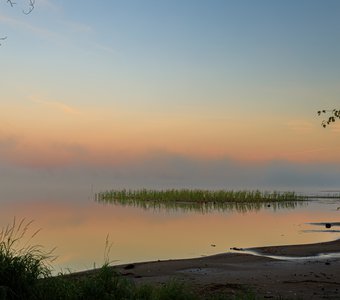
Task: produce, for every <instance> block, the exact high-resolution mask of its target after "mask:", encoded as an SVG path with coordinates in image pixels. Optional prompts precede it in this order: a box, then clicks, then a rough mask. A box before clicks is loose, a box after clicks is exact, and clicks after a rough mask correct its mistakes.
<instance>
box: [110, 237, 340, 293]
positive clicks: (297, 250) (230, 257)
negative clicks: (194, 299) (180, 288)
mask: <svg viewBox="0 0 340 300" xmlns="http://www.w3.org/2000/svg"><path fill="white" fill-rule="evenodd" d="M246 250H247V251H250V252H247V251H236V252H237V253H235V251H234V252H227V253H223V254H218V255H213V256H206V257H200V258H193V259H179V260H166V261H154V262H144V263H135V264H128V265H120V266H115V268H116V269H117V270H118V272H119V273H120V274H122V275H123V276H125V277H127V278H130V279H132V280H133V281H134V282H135V283H136V284H143V283H151V284H162V283H164V282H166V281H168V280H171V279H173V278H177V280H179V281H183V282H185V283H188V284H189V285H190V286H192V287H193V288H194V289H196V290H197V291H198V292H199V293H200V294H214V293H219V292H228V293H230V294H236V293H238V292H240V291H243V290H245V289H247V288H251V289H252V290H253V291H254V292H255V294H256V295H258V296H259V297H260V298H266V299H270V298H272V299H275V298H279V297H281V298H284V299H285V298H288V299H340V240H336V241H332V242H326V243H318V244H308V245H289V246H275V247H261V248H252V249H246ZM251 253H256V255H254V254H251ZM323 253H325V254H328V255H325V256H324V255H322V254H323ZM331 253H335V254H337V255H333V256H332V255H330V254H331ZM262 255H264V256H262ZM268 256H280V259H274V258H272V257H268Z"/></svg>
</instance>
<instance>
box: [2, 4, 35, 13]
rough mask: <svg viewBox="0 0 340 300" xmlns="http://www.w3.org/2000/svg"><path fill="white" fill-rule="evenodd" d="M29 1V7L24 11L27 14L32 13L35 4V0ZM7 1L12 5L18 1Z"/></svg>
mask: <svg viewBox="0 0 340 300" xmlns="http://www.w3.org/2000/svg"><path fill="white" fill-rule="evenodd" d="M27 2H28V7H27V8H26V9H24V10H23V11H22V12H23V13H24V14H25V15H28V14H29V13H31V12H32V10H33V9H34V5H35V0H28V1H27ZM7 3H8V4H9V5H10V6H12V7H13V6H14V5H15V4H16V2H14V1H13V0H7Z"/></svg>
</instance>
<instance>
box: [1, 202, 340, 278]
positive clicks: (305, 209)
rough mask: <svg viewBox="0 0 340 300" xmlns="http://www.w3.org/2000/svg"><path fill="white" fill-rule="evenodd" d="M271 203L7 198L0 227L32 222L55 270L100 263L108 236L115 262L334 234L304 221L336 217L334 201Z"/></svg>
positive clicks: (186, 255)
mask: <svg viewBox="0 0 340 300" xmlns="http://www.w3.org/2000/svg"><path fill="white" fill-rule="evenodd" d="M268 204H269V203H268ZM268 204H265V203H262V204H260V205H259V204H255V203H252V204H245V203H244V204H240V203H234V204H231V205H226V206H224V207H216V206H213V205H211V206H209V205H205V206H203V208H202V207H198V208H197V206H194V207H193V208H192V207H191V206H190V205H189V206H188V205H185V204H184V206H183V204H181V205H180V206H177V207H173V206H170V207H168V208H166V207H163V208H162V207H161V206H159V205H156V206H155V205H153V204H151V203H149V204H148V205H149V206H150V208H149V207H142V206H140V205H138V204H135V206H133V205H132V204H127V203H125V206H124V205H123V204H119V205H118V204H114V203H112V204H111V203H110V204H108V203H107V202H101V203H100V205H99V203H96V202H94V201H93V200H92V199H91V200H88V199H84V201H82V202H80V201H73V200H72V199H55V200H52V199H50V198H47V199H46V200H42V201H24V202H15V201H11V202H0V208H1V209H0V227H3V226H6V225H7V224H8V223H11V222H12V221H13V217H14V216H16V217H17V219H18V220H19V219H22V218H26V220H35V222H34V224H33V225H34V227H33V228H32V230H35V229H39V228H41V229H42V230H41V232H39V235H38V236H36V239H35V241H34V243H36V244H41V245H43V246H44V248H46V249H52V248H54V247H57V250H56V252H55V254H56V255H58V259H57V261H55V270H56V272H58V271H59V270H60V269H62V270H64V271H67V270H68V268H70V269H71V270H72V271H75V270H84V269H89V268H92V267H93V266H94V263H96V266H99V265H100V264H101V263H102V262H103V261H104V251H105V239H106V237H107V235H109V240H110V241H112V242H113V246H112V248H111V252H110V259H112V260H118V261H117V262H116V263H117V264H118V263H130V262H137V261H148V260H157V259H171V258H189V257H199V256H201V255H211V254H216V253H222V252H226V251H229V249H230V248H231V247H240V248H249V247H260V246H270V245H287V244H303V243H315V242H321V241H329V240H331V239H334V238H336V237H337V236H339V233H334V232H324V231H309V232H307V231H306V230H309V229H318V228H317V227H315V225H311V224H308V223H325V221H327V222H329V223H332V224H333V223H336V222H337V221H338V220H339V211H337V210H336V208H337V207H338V206H339V203H332V202H331V203H321V202H319V201H311V202H308V203H307V202H301V203H300V202H299V203H295V205H292V203H289V205H287V206H280V207H279V206H278V204H279V203H276V205H275V204H272V203H270V207H268V206H267V205H268ZM280 204H281V203H280ZM183 207H184V209H183ZM281 208H283V209H281ZM286 208H287V209H286ZM292 208H293V209H292ZM202 211H203V212H204V213H202ZM165 237H166V238H165Z"/></svg>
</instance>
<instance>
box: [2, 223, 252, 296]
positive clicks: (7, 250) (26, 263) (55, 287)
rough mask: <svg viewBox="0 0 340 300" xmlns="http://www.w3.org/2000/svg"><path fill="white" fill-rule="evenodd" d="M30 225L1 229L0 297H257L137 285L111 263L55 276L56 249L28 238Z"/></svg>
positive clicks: (171, 285) (175, 286)
mask: <svg viewBox="0 0 340 300" xmlns="http://www.w3.org/2000/svg"><path fill="white" fill-rule="evenodd" d="M30 224H31V222H25V220H22V221H21V222H19V223H16V221H15V220H14V222H13V223H12V224H11V225H9V226H7V227H6V228H4V229H2V231H1V232H0V300H19V299H20V300H31V299H32V300H45V299H46V300H47V299H48V300H78V299H79V300H96V299H98V300H99V299H100V300H106V299H107V300H109V299H115V300H118V299H125V300H130V299H131V300H173V299H178V300H191V299H192V300H193V299H215V300H219V299H256V298H255V297H254V295H253V294H252V293H250V292H248V291H240V293H239V294H237V295H236V296H235V295H232V296H230V295H222V294H218V293H217V294H204V293H198V292H197V291H194V290H193V289H192V288H191V287H189V286H187V285H185V284H183V283H181V282H179V281H176V280H173V281H169V282H167V283H166V284H164V285H158V286H157V285H140V286H137V285H136V284H134V283H133V282H132V281H131V280H129V279H127V278H124V277H123V276H122V275H120V274H119V273H117V272H116V271H115V269H114V268H113V267H110V266H109V264H108V263H104V264H103V266H102V267H101V268H100V269H98V270H96V271H95V272H89V273H88V274H87V275H77V274H59V275H58V276H52V267H51V263H52V262H53V259H54V258H55V256H53V254H52V252H53V250H52V251H49V252H45V251H44V249H43V248H42V247H41V246H40V245H33V246H32V245H30V242H31V240H32V238H34V236H35V235H36V234H37V233H38V231H36V232H34V233H33V234H32V235H30V236H29V237H28V239H27V233H28V231H29V225H30ZM106 250H107V249H106ZM106 254H107V253H106Z"/></svg>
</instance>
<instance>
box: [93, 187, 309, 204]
mask: <svg viewBox="0 0 340 300" xmlns="http://www.w3.org/2000/svg"><path fill="white" fill-rule="evenodd" d="M95 200H96V201H98V202H106V203H120V204H123V205H140V206H143V205H144V206H146V207H147V206H150V205H158V204H188V203H189V204H193V205H200V206H206V207H211V206H214V205H215V206H217V207H218V205H220V206H223V205H226V204H230V203H234V204H235V203H238V204H240V203H245V204H247V203H253V204H263V203H287V202H291V203H295V202H298V201H303V200H306V198H305V197H303V196H299V195H297V194H296V193H295V192H276V191H274V192H261V191H259V190H255V191H248V190H244V191H233V190H230V191H227V190H216V191H213V190H199V189H195V190H190V189H179V190H176V189H170V190H147V189H140V190H126V189H123V190H110V191H105V192H100V193H97V194H95ZM259 207H261V205H259Z"/></svg>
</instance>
